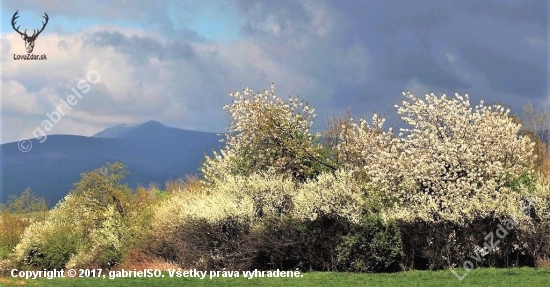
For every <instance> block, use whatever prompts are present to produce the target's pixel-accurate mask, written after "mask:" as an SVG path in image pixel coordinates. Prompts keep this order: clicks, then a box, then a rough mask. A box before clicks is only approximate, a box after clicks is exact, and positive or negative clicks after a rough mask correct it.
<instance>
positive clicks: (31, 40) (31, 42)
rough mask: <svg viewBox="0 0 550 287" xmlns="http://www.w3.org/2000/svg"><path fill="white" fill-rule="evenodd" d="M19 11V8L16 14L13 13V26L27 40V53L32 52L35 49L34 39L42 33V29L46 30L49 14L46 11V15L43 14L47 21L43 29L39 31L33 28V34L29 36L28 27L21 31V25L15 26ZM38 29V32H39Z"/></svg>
mask: <svg viewBox="0 0 550 287" xmlns="http://www.w3.org/2000/svg"><path fill="white" fill-rule="evenodd" d="M18 12H19V10H17V11H15V14H13V18H11V26H12V27H13V30H15V31H16V32H17V33H19V34H20V35H21V38H23V40H25V49H27V53H29V54H30V53H32V50H33V49H34V41H36V38H38V35H40V33H42V31H44V28H46V25H47V24H48V19H49V17H48V14H46V13H44V15H46V16H42V17H44V19H46V22H42V25H43V26H42V29H40V30H39V31H38V30H34V29H33V30H32V32H33V33H32V36H29V35H27V29H25V32H23V33H21V32H20V31H19V27H21V26H17V28H15V19H17V18H19V16H18V15H17V13H18ZM37 31H38V32H37Z"/></svg>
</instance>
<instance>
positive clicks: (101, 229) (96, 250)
mask: <svg viewBox="0 0 550 287" xmlns="http://www.w3.org/2000/svg"><path fill="white" fill-rule="evenodd" d="M124 174H125V171H124V169H123V166H122V165H121V164H119V163H115V164H113V165H108V166H107V167H104V168H100V169H98V170H95V171H92V172H89V173H85V174H83V175H82V180H81V181H80V182H79V183H77V184H75V189H74V190H73V191H71V192H70V193H69V195H67V196H66V197H65V198H64V199H63V200H62V201H61V202H59V203H58V204H57V205H56V206H55V207H54V208H53V209H52V210H51V211H50V213H49V218H48V219H47V220H46V221H45V222H44V223H38V222H37V223H33V224H32V225H31V226H29V228H27V229H26V230H25V233H24V234H23V237H22V240H21V242H20V243H19V244H18V245H17V246H16V248H15V250H16V259H17V260H18V261H19V262H20V263H22V264H26V265H31V266H35V267H40V268H46V269H51V268H65V267H67V268H78V267H81V268H85V267H92V266H97V267H103V268H111V267H113V266H114V265H115V264H117V263H118V262H120V261H121V259H122V257H123V255H124V253H125V252H126V251H127V250H128V249H129V248H130V247H131V246H132V245H133V244H134V243H136V242H137V240H138V238H139V237H140V236H141V235H142V234H143V233H144V230H145V229H144V227H146V226H148V225H149V221H148V220H149V219H150V218H151V212H150V208H149V205H150V204H151V199H147V197H145V196H143V195H140V193H137V194H134V193H132V192H131V190H130V189H129V188H128V187H127V186H124V185H122V184H121V183H120V182H121V181H122V179H123V178H124Z"/></svg>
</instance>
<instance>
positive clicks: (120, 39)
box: [86, 31, 196, 64]
mask: <svg viewBox="0 0 550 287" xmlns="http://www.w3.org/2000/svg"><path fill="white" fill-rule="evenodd" d="M86 42H87V43H88V44H91V45H94V46H97V47H113V48H115V49H116V50H117V51H119V52H121V53H122V54H125V55H128V56H130V59H132V60H134V61H135V62H137V63H142V64H143V63H144V62H147V61H148V60H149V57H156V58H158V59H160V60H163V61H164V60H167V59H172V60H178V59H184V60H192V59H194V58H196V54H195V51H194V50H193V48H192V47H191V46H190V45H189V44H187V43H185V42H182V41H169V42H168V43H167V44H166V45H163V44H162V43H160V42H159V40H157V39H153V38H151V37H138V36H131V37H127V36H125V35H123V34H122V33H120V32H108V31H100V32H96V33H93V34H92V35H90V36H89V37H88V39H86Z"/></svg>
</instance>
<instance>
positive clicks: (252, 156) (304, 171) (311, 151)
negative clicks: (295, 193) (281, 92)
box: [202, 85, 335, 181]
mask: <svg viewBox="0 0 550 287" xmlns="http://www.w3.org/2000/svg"><path fill="white" fill-rule="evenodd" d="M229 96H230V97H232V98H234V100H233V102H232V103H231V104H229V105H226V106H224V109H226V110H227V111H228V112H229V115H230V116H231V121H230V125H229V127H228V128H227V132H228V133H227V134H226V139H225V144H226V146H225V148H224V149H223V150H222V151H221V152H220V153H215V154H214V157H207V158H206V161H205V162H204V164H203V167H202V172H203V176H204V178H205V179H206V180H207V181H214V180H216V179H221V178H223V177H224V176H227V175H236V174H240V175H249V174H251V173H254V172H258V171H264V170H268V169H273V170H274V171H275V172H277V173H279V174H284V175H288V176H291V177H292V178H294V179H297V180H305V179H307V178H311V177H313V176H315V175H317V174H319V173H320V172H321V171H322V170H325V169H335V167H333V166H332V165H331V164H330V163H328V162H327V161H326V159H325V158H326V157H325V156H324V154H326V153H325V152H323V149H322V147H321V145H320V144H319V143H318V139H319V134H314V133H313V132H311V130H310V128H311V125H312V124H313V119H314V117H315V115H316V114H315V109H314V108H313V107H310V106H309V105H308V104H307V103H304V102H303V101H299V99H298V97H296V98H292V97H289V99H288V101H283V100H282V99H281V98H279V97H278V96H276V95H275V86H274V85H272V86H271V91H267V90H265V91H264V92H263V93H254V91H253V90H251V89H249V88H245V89H244V90H243V93H240V92H234V93H230V94H229Z"/></svg>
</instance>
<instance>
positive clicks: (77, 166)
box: [0, 121, 221, 206]
mask: <svg viewBox="0 0 550 287" xmlns="http://www.w3.org/2000/svg"><path fill="white" fill-rule="evenodd" d="M219 139H220V137H219V136H218V135H217V134H215V133H208V132H200V131H191V130H184V129H179V128H172V127H167V126H165V125H163V124H161V123H159V122H156V121H148V122H145V123H141V124H132V125H126V124H120V125H115V126H112V127H109V128H106V129H105V130H103V131H101V132H99V133H96V134H95V135H94V136H91V137H86V136H77V135H49V136H48V138H47V140H46V141H45V142H43V143H40V142H39V141H38V140H37V139H31V142H32V149H31V150H30V151H29V152H26V153H24V152H21V151H20V150H19V149H18V146H17V142H12V143H6V144H2V145H0V170H2V173H1V174H0V202H5V200H6V198H7V196H8V195H9V194H14V193H16V194H19V193H21V192H22V191H23V190H24V189H25V188H27V187H30V188H31V189H32V190H33V191H34V192H35V194H36V195H37V196H42V197H44V198H45V199H46V201H47V202H49V204H50V206H51V205H54V204H55V203H56V202H57V201H59V200H60V199H61V198H63V197H64V196H65V195H66V194H67V193H68V192H69V190H71V189H72V186H73V184H74V183H76V182H78V181H80V174H81V173H84V172H89V171H92V170H94V169H97V168H99V167H102V166H105V165H106V164H107V163H108V162H110V163H113V162H116V161H119V162H121V163H123V164H124V165H125V166H126V170H127V171H128V172H129V174H128V176H127V178H126V180H125V182H126V183H127V184H128V185H129V186H130V187H133V188H135V187H136V186H139V185H141V186H147V185H149V184H150V183H157V184H159V185H161V186H162V185H163V184H164V183H165V182H166V181H167V180H171V179H172V180H173V179H176V178H178V177H184V176H185V175H192V174H199V167H200V164H201V162H202V161H203V160H204V155H205V154H211V152H212V150H217V149H219V148H220V147H221V143H220V142H219Z"/></svg>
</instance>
